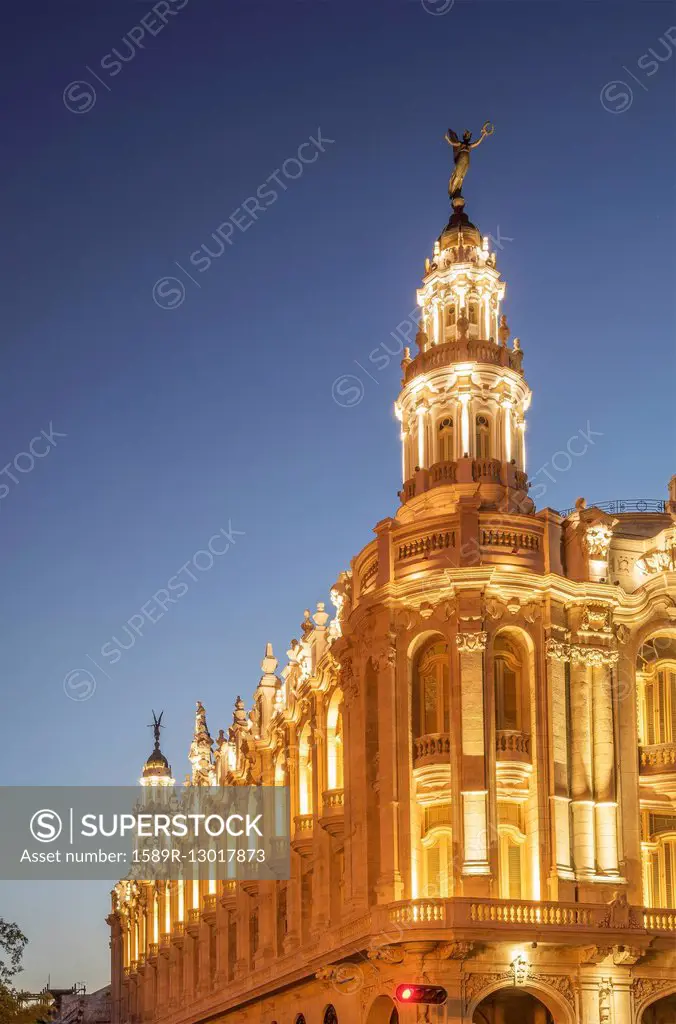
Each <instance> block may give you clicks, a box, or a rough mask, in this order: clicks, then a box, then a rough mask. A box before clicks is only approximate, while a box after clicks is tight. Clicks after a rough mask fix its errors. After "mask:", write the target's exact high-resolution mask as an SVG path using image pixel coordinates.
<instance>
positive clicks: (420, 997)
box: [395, 985, 448, 1006]
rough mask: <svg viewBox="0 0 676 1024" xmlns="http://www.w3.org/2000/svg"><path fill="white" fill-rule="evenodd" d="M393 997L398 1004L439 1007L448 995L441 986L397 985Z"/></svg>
mask: <svg viewBox="0 0 676 1024" xmlns="http://www.w3.org/2000/svg"><path fill="white" fill-rule="evenodd" d="M395 997H396V999H397V1000H398V1001H399V1002H400V1003H427V1004H428V1005H429V1004H431V1005H437V1006H440V1005H441V1004H442V1003H445V1002H446V999H447V998H448V993H447V992H446V989H445V988H442V987H441V985H397V990H396V992H395Z"/></svg>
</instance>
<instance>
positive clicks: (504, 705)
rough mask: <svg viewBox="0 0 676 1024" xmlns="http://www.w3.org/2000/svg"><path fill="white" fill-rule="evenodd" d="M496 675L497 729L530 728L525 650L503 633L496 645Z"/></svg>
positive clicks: (494, 647) (515, 729)
mask: <svg viewBox="0 0 676 1024" xmlns="http://www.w3.org/2000/svg"><path fill="white" fill-rule="evenodd" d="M493 676H494V682H495V727H496V729H498V730H502V729H506V730H512V731H514V732H528V731H529V729H528V722H527V721H526V715H525V708H524V703H525V701H524V686H525V682H526V672H525V665H524V654H523V652H522V650H521V649H520V647H519V646H518V644H516V643H514V642H512V641H511V640H510V639H509V638H508V637H506V636H504V635H500V634H499V635H498V636H497V637H496V638H495V643H494V645H493Z"/></svg>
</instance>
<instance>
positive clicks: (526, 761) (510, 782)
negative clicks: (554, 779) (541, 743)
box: [495, 729, 533, 791]
mask: <svg viewBox="0 0 676 1024" xmlns="http://www.w3.org/2000/svg"><path fill="white" fill-rule="evenodd" d="M495 768H496V780H497V784H498V786H506V787H509V788H514V787H515V788H517V789H523V790H524V791H526V790H527V788H528V779H529V777H530V775H531V774H532V771H533V756H532V753H531V738H530V736H529V735H528V733H524V732H521V731H520V730H517V729H498V730H497V731H496V733H495Z"/></svg>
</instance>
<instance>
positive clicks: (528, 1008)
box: [472, 988, 558, 1024]
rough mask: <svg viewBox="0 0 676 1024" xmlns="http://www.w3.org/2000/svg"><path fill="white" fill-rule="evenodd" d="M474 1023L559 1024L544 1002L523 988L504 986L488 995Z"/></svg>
mask: <svg viewBox="0 0 676 1024" xmlns="http://www.w3.org/2000/svg"><path fill="white" fill-rule="evenodd" d="M472 1024H558V1021H556V1020H555V1018H554V1017H553V1016H552V1014H551V1012H550V1011H549V1009H548V1008H547V1007H546V1006H545V1004H544V1003H542V1002H540V1000H539V999H537V998H536V996H533V995H531V994H530V992H524V990H523V989H521V988H503V989H500V990H499V991H498V992H493V993H492V994H491V995H490V996H486V998H485V999H483V1000H482V1001H481V1002H480V1003H479V1005H478V1006H477V1008H476V1010H475V1011H474V1014H473V1016H472Z"/></svg>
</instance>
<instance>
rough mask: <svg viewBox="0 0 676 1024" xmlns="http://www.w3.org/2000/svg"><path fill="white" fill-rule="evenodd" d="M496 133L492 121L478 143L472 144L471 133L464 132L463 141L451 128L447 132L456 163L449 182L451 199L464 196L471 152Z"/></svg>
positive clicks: (484, 128)
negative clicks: (464, 182)
mask: <svg viewBox="0 0 676 1024" xmlns="http://www.w3.org/2000/svg"><path fill="white" fill-rule="evenodd" d="M494 131H495V126H494V125H492V124H491V122H490V121H486V122H485V123H484V126H483V128H482V129H481V135H480V136H479V138H478V139H477V140H476V142H472V133H471V132H468V131H465V132H463V133H462V139H459V138H458V136H457V135H456V134H455V132H454V131H453V129H452V128H449V129H448V131H447V132H446V135H445V139H446V142H447V143H448V144H449V146H452V147H453V160H454V162H455V168H454V170H453V174H452V175H451V178H450V181H449V182H448V194H449V196H450V197H451V199H454V198H455V197H456V196H461V195H462V183H463V181H464V180H465V175H466V174H467V171H468V170H469V154H470V150H472V149H476V147H477V146H479V145H481V143H482V142H483V141H484V139H485V138H486V136H487V135H492V134H493V132H494Z"/></svg>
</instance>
